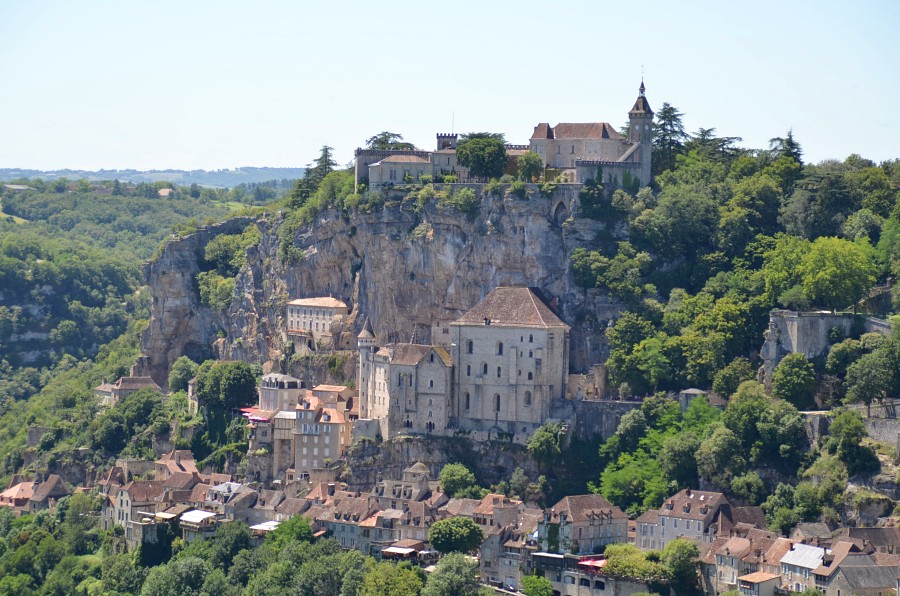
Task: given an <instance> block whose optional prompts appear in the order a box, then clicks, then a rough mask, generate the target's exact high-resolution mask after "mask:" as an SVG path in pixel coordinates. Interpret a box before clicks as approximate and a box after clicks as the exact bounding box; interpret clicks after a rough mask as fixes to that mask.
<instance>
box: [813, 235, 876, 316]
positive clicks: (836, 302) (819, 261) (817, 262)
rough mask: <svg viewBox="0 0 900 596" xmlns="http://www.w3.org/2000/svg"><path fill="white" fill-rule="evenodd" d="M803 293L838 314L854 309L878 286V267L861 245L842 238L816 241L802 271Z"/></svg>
mask: <svg viewBox="0 0 900 596" xmlns="http://www.w3.org/2000/svg"><path fill="white" fill-rule="evenodd" d="M799 271H800V274H801V276H802V282H801V283H802V287H803V293H804V294H805V295H806V296H807V297H808V298H809V299H810V300H811V301H812V302H813V304H819V305H822V306H825V307H828V308H830V309H831V310H835V309H837V308H844V307H848V306H853V305H855V304H856V303H857V302H858V301H859V300H860V299H861V298H862V297H863V296H865V294H866V292H868V291H869V289H870V288H871V287H872V285H873V284H874V283H875V264H874V263H873V262H872V259H871V257H870V256H869V254H867V253H866V252H865V251H863V250H862V249H861V248H860V247H859V246H858V245H856V244H854V243H853V242H849V241H847V240H843V239H841V238H826V237H822V238H817V239H816V241H815V242H813V243H812V246H811V247H810V250H809V252H808V253H806V255H804V257H803V260H802V261H801V262H800V267H799Z"/></svg>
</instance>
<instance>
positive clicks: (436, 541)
mask: <svg viewBox="0 0 900 596" xmlns="http://www.w3.org/2000/svg"><path fill="white" fill-rule="evenodd" d="M428 536H429V541H430V542H431V545H432V546H433V547H434V548H436V549H437V550H439V551H440V552H442V553H452V552H459V553H467V552H471V551H473V550H475V549H476V548H478V546H479V545H480V544H481V543H482V541H483V540H484V532H483V531H482V530H481V526H479V525H478V524H476V523H475V522H474V521H473V520H471V519H469V518H468V517H451V518H448V519H442V520H440V521H436V522H434V524H432V526H431V530H430V532H429V534H428Z"/></svg>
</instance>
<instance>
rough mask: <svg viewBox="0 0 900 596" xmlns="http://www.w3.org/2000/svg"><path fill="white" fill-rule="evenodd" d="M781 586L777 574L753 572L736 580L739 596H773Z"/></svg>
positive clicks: (779, 577)
mask: <svg viewBox="0 0 900 596" xmlns="http://www.w3.org/2000/svg"><path fill="white" fill-rule="evenodd" d="M780 584H781V576H780V575H778V574H777V573H766V572H765V571H754V572H753V573H748V574H746V575H742V576H741V577H739V578H738V592H740V594H741V596H774V594H775V590H776V588H778V587H779V586H780Z"/></svg>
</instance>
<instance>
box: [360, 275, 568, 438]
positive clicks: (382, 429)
mask: <svg viewBox="0 0 900 596" xmlns="http://www.w3.org/2000/svg"><path fill="white" fill-rule="evenodd" d="M449 329H450V333H449V334H450V336H451V343H450V345H449V346H440V345H420V344H403V343H396V344H388V345H384V346H378V345H377V338H376V336H375V333H374V331H373V329H372V326H371V323H370V322H369V321H368V319H367V320H366V322H365V324H364V326H363V330H362V331H361V332H360V334H359V337H358V348H359V368H358V371H359V372H358V374H359V380H358V383H357V387H358V389H359V416H360V419H359V420H357V421H356V422H355V423H354V440H356V439H357V438H358V436H380V437H382V438H390V437H394V436H396V435H399V434H403V433H409V432H411V433H427V434H437V435H454V434H457V433H460V432H461V433H464V434H467V435H470V436H474V437H489V436H494V437H496V436H498V435H499V434H501V433H502V434H504V435H507V436H510V437H511V438H512V439H513V440H514V441H517V442H524V441H526V440H527V438H528V436H530V434H531V433H532V432H533V431H534V430H535V429H536V428H537V427H539V426H540V425H541V424H543V423H544V422H546V421H547V420H548V419H549V418H550V403H551V401H552V400H555V399H562V398H563V397H564V396H565V391H566V387H565V384H566V380H567V375H568V369H569V326H568V325H566V324H565V323H564V322H563V321H562V320H561V319H560V318H559V317H558V316H557V315H556V314H555V313H554V312H553V311H552V310H551V308H550V307H549V306H548V305H547V303H546V302H545V301H544V300H543V299H542V298H541V296H539V294H538V292H537V291H536V290H534V289H532V288H525V287H499V288H495V289H494V290H493V291H491V292H490V293H489V294H488V295H487V296H485V297H484V299H482V300H481V302H479V303H478V304H477V305H475V306H474V307H473V308H472V309H471V310H469V311H468V312H467V313H465V314H464V315H463V316H462V317H460V318H459V319H457V320H456V321H454V322H452V323H451V324H450V325H449Z"/></svg>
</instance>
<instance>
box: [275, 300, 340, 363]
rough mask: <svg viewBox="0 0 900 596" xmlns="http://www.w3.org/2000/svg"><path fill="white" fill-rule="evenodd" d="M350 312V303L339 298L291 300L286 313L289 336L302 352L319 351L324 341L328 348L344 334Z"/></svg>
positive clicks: (296, 347)
mask: <svg viewBox="0 0 900 596" xmlns="http://www.w3.org/2000/svg"><path fill="white" fill-rule="evenodd" d="M348 314H350V309H349V308H348V307H347V304H346V303H345V302H343V301H341V300H338V299H337V298H331V297H317V298H298V299H296V300H291V301H290V302H288V303H287V310H286V313H285V320H286V323H287V325H286V327H287V336H288V339H290V340H291V341H293V342H294V347H295V349H298V351H305V350H316V349H317V347H318V345H319V343H320V342H321V343H322V344H324V346H325V347H326V348H333V347H334V346H335V345H336V342H335V335H336V334H340V332H341V328H342V326H343V324H344V319H345V317H346V316H347V315H348Z"/></svg>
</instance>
